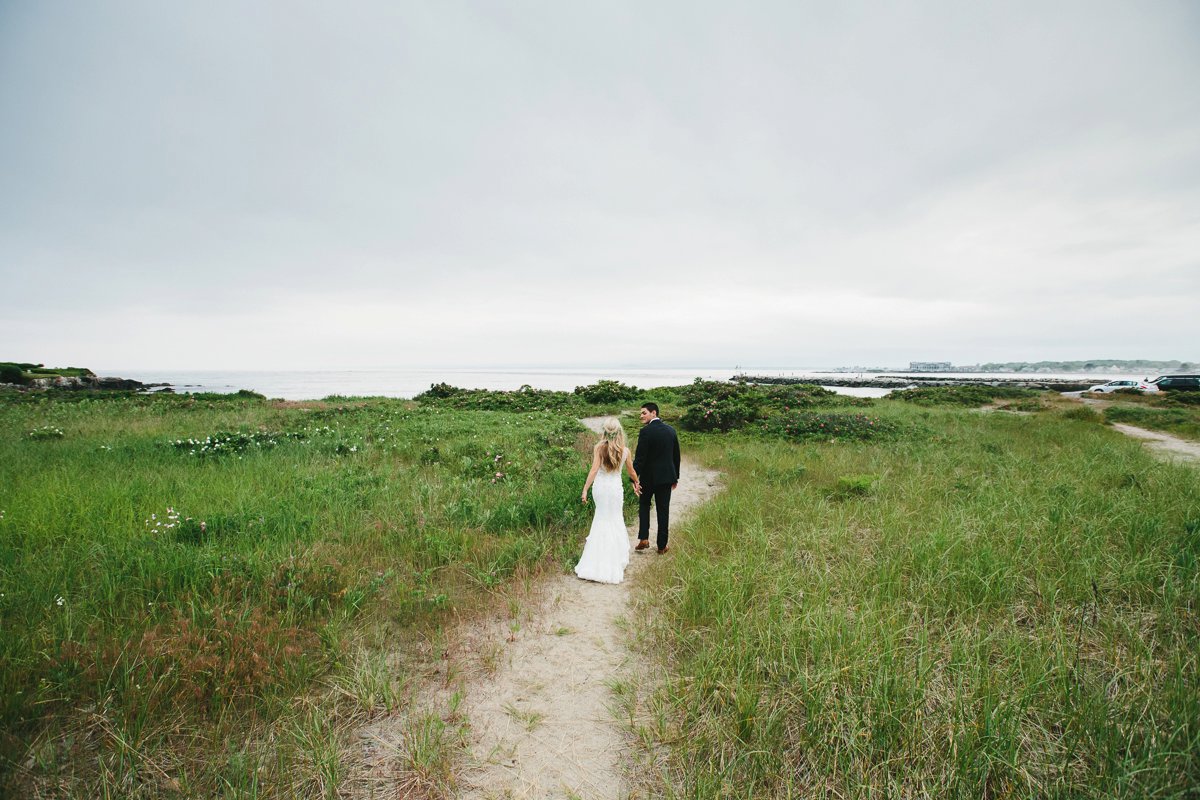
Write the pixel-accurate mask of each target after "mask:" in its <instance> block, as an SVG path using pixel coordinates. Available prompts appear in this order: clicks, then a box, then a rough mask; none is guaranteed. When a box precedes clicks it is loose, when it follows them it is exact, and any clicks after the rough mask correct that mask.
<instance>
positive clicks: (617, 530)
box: [575, 458, 629, 583]
mask: <svg viewBox="0 0 1200 800" xmlns="http://www.w3.org/2000/svg"><path fill="white" fill-rule="evenodd" d="M624 468H625V459H624V458H622V459H621V463H620V465H619V466H618V467H617V468H616V469H615V470H613V471H612V472H606V471H605V470H600V471H599V472H597V473H596V480H595V481H594V482H593V483H592V500H593V502H595V504H596V516H594V517H592V530H591V533H589V534H588V537H587V541H586V542H585V543H584V545H583V556H582V557H580V559H579V563H578V564H576V565H575V574H576V575H578V576H579V577H581V578H583V579H584V580H589V581H597V582H599V583H620V582H621V581H623V580H624V579H625V567H627V566H629V531H628V530H627V529H626V528H625V519H624V517H622V515H621V513H622V512H621V510H622V501H623V500H624V497H625V491H624V487H623V485H622V483H621V470H623V469H624Z"/></svg>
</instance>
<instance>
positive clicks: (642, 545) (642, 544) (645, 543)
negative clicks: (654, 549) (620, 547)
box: [633, 539, 650, 550]
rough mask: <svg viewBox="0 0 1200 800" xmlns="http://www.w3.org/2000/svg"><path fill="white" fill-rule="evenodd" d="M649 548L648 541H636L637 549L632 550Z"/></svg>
mask: <svg viewBox="0 0 1200 800" xmlns="http://www.w3.org/2000/svg"><path fill="white" fill-rule="evenodd" d="M649 546H650V540H649V539H638V543H637V547H635V548H633V549H634V550H645V549H646V548H647V547H649Z"/></svg>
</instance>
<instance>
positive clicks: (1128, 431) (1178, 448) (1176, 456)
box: [1112, 422, 1200, 463]
mask: <svg viewBox="0 0 1200 800" xmlns="http://www.w3.org/2000/svg"><path fill="white" fill-rule="evenodd" d="M1112 426H1113V427H1114V428H1116V429H1117V430H1119V431H1120V432H1121V433H1123V434H1125V435H1126V436H1132V437H1133V438H1135V439H1141V440H1142V441H1143V442H1145V443H1146V446H1147V447H1149V448H1150V449H1151V450H1153V451H1154V452H1155V453H1157V454H1158V455H1160V456H1162V457H1163V458H1167V459H1171V460H1179V461H1190V462H1192V463H1200V442H1190V441H1188V440H1187V439H1180V438H1179V437H1178V436H1172V435H1171V434H1169V433H1163V432H1162V431H1149V430H1146V429H1145V428H1138V427H1136V426H1134V425H1126V424H1125V423H1123V422H1114V423H1113V424H1112Z"/></svg>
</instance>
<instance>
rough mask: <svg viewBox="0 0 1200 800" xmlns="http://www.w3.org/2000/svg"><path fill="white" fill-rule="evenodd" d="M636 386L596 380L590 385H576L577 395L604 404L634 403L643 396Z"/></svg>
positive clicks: (587, 400)
mask: <svg viewBox="0 0 1200 800" xmlns="http://www.w3.org/2000/svg"><path fill="white" fill-rule="evenodd" d="M641 394H642V393H641V391H640V390H639V389H638V388H637V387H636V386H626V385H625V384H623V383H621V382H620V381H607V380H601V381H596V382H595V383H593V384H591V385H590V386H576V387H575V395H576V396H577V397H579V398H581V399H582V400H584V401H585V402H588V403H594V404H596V405H603V404H607V403H632V402H634V401H636V400H637V399H638V398H639V397H640V396H641Z"/></svg>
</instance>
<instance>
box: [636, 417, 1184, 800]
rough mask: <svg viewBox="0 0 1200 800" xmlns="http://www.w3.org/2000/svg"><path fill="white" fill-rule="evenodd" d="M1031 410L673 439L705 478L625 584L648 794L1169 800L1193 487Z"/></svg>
mask: <svg viewBox="0 0 1200 800" xmlns="http://www.w3.org/2000/svg"><path fill="white" fill-rule="evenodd" d="M1046 408H1047V410H1045V411H1043V412H1041V413H1035V414H1023V415H1016V414H1006V413H1003V412H996V413H990V414H981V413H977V412H974V411H958V410H953V409H951V408H948V407H944V406H941V407H930V408H928V409H919V410H918V409H914V408H913V407H912V406H911V405H906V404H901V403H899V402H894V401H888V402H881V403H877V404H876V405H875V407H874V409H873V412H872V413H877V414H878V415H880V417H882V418H884V419H886V420H888V421H890V422H891V423H893V424H894V425H895V426H896V428H897V429H898V430H900V431H902V433H901V434H900V435H898V436H896V437H893V438H891V439H889V440H885V441H878V442H871V443H858V442H838V443H830V442H820V441H809V442H807V443H804V444H799V445H795V444H783V443H779V442H772V441H764V440H762V439H761V438H760V437H756V436H746V435H744V434H740V433H739V434H732V435H729V436H725V437H722V436H717V435H706V436H697V435H691V436H690V437H689V438H688V441H687V442H686V446H687V448H688V449H689V451H690V452H692V453H697V454H700V455H701V457H702V458H704V460H705V461H706V462H707V463H710V464H712V465H713V466H717V467H719V468H720V469H722V470H723V471H725V473H726V475H727V476H728V489H727V491H726V492H725V493H724V494H723V495H722V496H720V497H719V498H717V499H716V500H715V501H713V502H712V503H710V504H709V505H707V506H706V507H705V508H703V509H702V511H701V512H700V514H699V515H698V517H697V518H696V519H695V520H694V521H692V522H691V523H690V524H689V525H688V526H687V527H686V530H682V531H680V533H678V534H677V535H676V536H675V537H673V538H675V539H677V540H678V541H679V546H678V554H677V556H676V559H675V562H674V564H673V569H670V570H666V571H664V572H662V573H660V576H659V577H660V581H661V585H659V586H657V587H653V588H652V589H650V590H649V591H648V592H647V593H646V599H645V602H646V603H647V604H648V607H647V609H646V611H647V613H646V614H643V615H641V616H644V617H648V618H651V619H653V620H655V624H654V626H653V627H652V629H650V630H649V631H648V632H647V633H646V636H647V639H646V646H647V648H648V650H649V651H650V652H651V653H658V654H663V655H664V658H665V661H666V663H668V664H669V665H670V678H669V680H668V682H667V685H666V686H665V688H664V689H663V690H662V691H661V692H660V693H659V694H658V695H656V696H654V697H653V698H652V699H651V701H650V702H649V704H648V710H646V711H645V713H644V714H643V715H642V716H641V717H640V718H638V722H637V731H638V734H639V735H640V736H641V737H642V739H643V740H644V741H645V742H646V743H647V744H648V745H650V747H651V749H652V751H653V752H655V753H656V754H657V756H658V758H659V761H657V762H655V763H657V764H658V765H659V768H660V770H661V779H660V782H659V784H658V787H657V789H658V791H659V792H660V793H661V794H662V795H663V796H668V797H690V798H720V797H755V798H767V797H778V798H784V797H806V798H807V797H829V798H867V797H962V798H979V797H1021V798H1044V797H1127V798H1147V797H1178V798H1182V797H1195V796H1196V793H1197V792H1198V791H1200V667H1198V663H1197V661H1198V659H1200V568H1198V563H1200V562H1198V559H1200V481H1197V473H1196V471H1195V470H1194V469H1191V468H1186V467H1179V466H1171V465H1166V464H1162V463H1159V462H1156V461H1154V460H1153V459H1152V458H1150V457H1149V456H1148V455H1147V454H1146V453H1145V452H1144V451H1143V450H1142V449H1141V447H1140V446H1139V445H1138V444H1137V443H1136V442H1133V441H1129V440H1126V439H1125V438H1123V437H1122V436H1120V435H1119V434H1117V433H1115V432H1113V431H1111V430H1108V429H1106V428H1105V427H1104V426H1102V425H1100V424H1097V423H1098V421H1099V419H1100V417H1099V415H1098V414H1095V413H1092V412H1090V411H1088V410H1086V409H1077V410H1067V411H1065V412H1064V411H1062V410H1059V409H1057V408H1056V407H1055V404H1053V403H1052V404H1048V405H1047V406H1046ZM1079 411H1082V412H1084V413H1078V412H1079ZM651 609H652V610H653V613H650V612H651Z"/></svg>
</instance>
